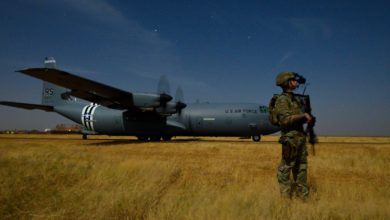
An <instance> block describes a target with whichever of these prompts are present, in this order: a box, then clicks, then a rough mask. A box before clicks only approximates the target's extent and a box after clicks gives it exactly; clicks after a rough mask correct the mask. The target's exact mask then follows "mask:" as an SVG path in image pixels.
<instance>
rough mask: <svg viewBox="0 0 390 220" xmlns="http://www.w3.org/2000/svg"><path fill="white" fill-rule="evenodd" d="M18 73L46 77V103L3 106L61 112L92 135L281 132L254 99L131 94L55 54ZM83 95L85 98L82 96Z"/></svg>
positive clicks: (148, 137) (255, 135)
mask: <svg viewBox="0 0 390 220" xmlns="http://www.w3.org/2000/svg"><path fill="white" fill-rule="evenodd" d="M17 72H20V73H23V74H26V75H29V76H32V77H35V78H38V79H41V80H43V81H44V82H43V91H42V104H28V103H19V102H9V101H1V102H0V104H2V105H7V106H12V107H17V108H24V109H29V110H31V109H39V110H44V111H47V112H56V113H58V114H60V115H62V116H64V117H66V118H68V119H70V120H72V121H74V122H76V123H78V124H81V125H82V126H83V128H84V129H83V131H82V133H83V138H84V139H86V138H87V135H89V134H107V135H126V136H136V137H137V138H138V140H142V141H147V140H151V141H159V140H161V139H163V140H171V138H172V137H174V136H237V137H252V139H253V141H260V139H261V135H267V134H271V133H274V132H277V131H279V130H280V129H279V127H276V126H273V125H271V124H270V123H269V121H268V107H267V106H265V105H259V104H253V103H225V104H222V103H194V104H185V103H184V102H183V100H181V98H180V97H182V92H181V90H179V91H178V92H177V96H179V98H177V99H176V100H174V101H173V100H172V99H173V98H172V96H171V95H169V94H167V93H166V92H165V91H163V92H161V93H131V92H127V91H123V90H121V89H117V88H114V87H111V86H108V85H105V84H102V83H99V82H95V81H92V80H90V79H86V78H82V77H80V76H77V75H74V74H71V73H68V72H65V71H62V70H59V69H57V68H56V61H55V60H54V58H46V59H45V66H44V68H29V69H23V70H19V71H17ZM80 99H81V100H80Z"/></svg>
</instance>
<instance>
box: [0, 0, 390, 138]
mask: <svg viewBox="0 0 390 220" xmlns="http://www.w3.org/2000/svg"><path fill="white" fill-rule="evenodd" d="M389 11H390V2H389V1H377V0H371V1H340V0H338V1H333V0H330V1H308V0H306V1H279V0H272V1H271V0H257V1H254V0H248V1H238V0H237V1H230V0H228V1H216V0H207V1H206V0H197V1H188V0H180V1H179V0H172V1H148V0H135V1H133V0H129V1H125V0H123V1H119V0H112V1H108V0H58V1H49V0H13V1H1V3H0V48H1V49H0V79H1V80H0V101H17V102H26V103H37V104H39V103H40V101H41V89H42V82H41V81H39V80H37V79H34V78H31V77H29V76H26V75H23V74H20V73H16V72H15V71H16V70H19V69H23V68H29V67H42V66H43V60H44V58H45V57H47V56H52V57H54V58H55V59H56V60H57V67H58V68H60V69H62V70H66V71H68V72H71V73H74V74H76V75H80V76H83V77H86V78H90V79H93V80H95V81H98V82H102V83H105V84H108V85H111V86H114V87H117V88H120V89H123V90H126V91H130V92H156V91H157V84H158V80H159V78H160V76H161V75H166V76H167V77H168V79H169V81H170V87H171V90H172V91H171V93H172V94H174V91H175V89H176V88H177V87H178V86H181V87H182V88H183V90H184V99H185V102H186V103H193V102H210V103H212V102H222V103H226V102H237V103H238V102H250V103H259V104H265V105H268V102H269V100H270V98H271V97H272V95H273V94H275V93H280V88H279V87H276V85H275V77H276V75H277V74H278V73H279V72H281V71H286V70H288V71H295V72H298V73H300V74H301V75H303V76H305V77H306V79H307V81H308V82H309V86H308V87H307V89H306V94H309V95H310V97H311V102H312V108H313V114H314V115H315V116H316V117H317V125H316V128H315V129H316V131H317V133H318V134H320V135H340V136H341V135H348V136H390V116H389V113H390V86H389V82H390V40H389V39H390V13H389ZM298 92H302V89H301V90H298ZM58 123H69V124H70V123H72V122H71V121H69V120H67V119H65V118H63V117H62V116H59V115H56V114H55V113H46V112H42V111H39V110H34V111H28V110H23V109H16V108H11V107H6V106H0V130H4V129H40V130H42V129H45V128H53V127H55V125H56V124H58Z"/></svg>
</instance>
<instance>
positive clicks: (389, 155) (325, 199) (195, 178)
mask: <svg viewBox="0 0 390 220" xmlns="http://www.w3.org/2000/svg"><path fill="white" fill-rule="evenodd" d="M91 138H92V139H89V140H86V141H83V140H81V136H80V135H0V176H1V179H0V219H390V180H389V179H390V171H389V169H390V137H382V138H380V137H373V138H366V137H320V142H321V143H320V144H318V145H317V149H316V150H317V155H316V156H315V157H313V156H309V185H310V188H311V196H310V199H309V200H308V201H307V202H302V201H300V200H295V199H293V200H289V201H285V200H282V199H281V198H280V195H279V188H278V184H277V180H276V167H277V165H278V163H279V160H280V146H279V144H278V143H277V142H276V140H277V137H275V136H266V137H263V141H262V142H260V143H255V142H252V141H251V140H240V139H238V138H192V137H187V138H185V137H183V138H178V139H174V140H173V141H171V142H159V143H157V142H144V143H140V142H137V141H135V139H134V138H132V137H126V138H117V137H115V138H114V137H112V138H111V137H107V136H96V137H91Z"/></svg>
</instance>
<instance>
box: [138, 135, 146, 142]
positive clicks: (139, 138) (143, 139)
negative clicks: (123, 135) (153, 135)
mask: <svg viewBox="0 0 390 220" xmlns="http://www.w3.org/2000/svg"><path fill="white" fill-rule="evenodd" d="M137 138H138V140H139V141H148V139H149V138H148V137H147V136H137Z"/></svg>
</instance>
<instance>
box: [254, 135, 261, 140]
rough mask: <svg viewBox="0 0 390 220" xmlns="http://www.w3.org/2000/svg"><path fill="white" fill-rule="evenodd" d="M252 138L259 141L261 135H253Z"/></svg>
mask: <svg viewBox="0 0 390 220" xmlns="http://www.w3.org/2000/svg"><path fill="white" fill-rule="evenodd" d="M252 140H253V141H255V142H259V141H260V140H261V136H260V135H253V136H252Z"/></svg>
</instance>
